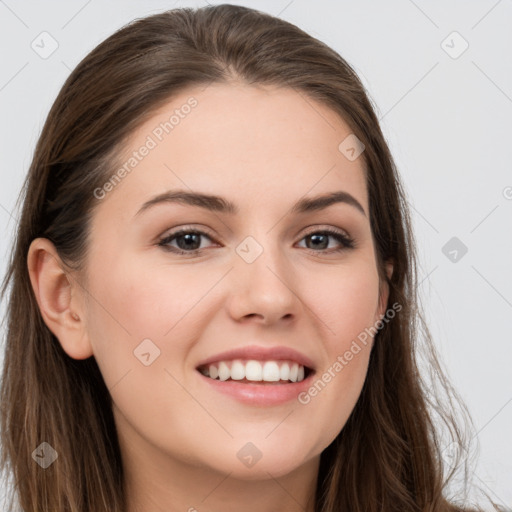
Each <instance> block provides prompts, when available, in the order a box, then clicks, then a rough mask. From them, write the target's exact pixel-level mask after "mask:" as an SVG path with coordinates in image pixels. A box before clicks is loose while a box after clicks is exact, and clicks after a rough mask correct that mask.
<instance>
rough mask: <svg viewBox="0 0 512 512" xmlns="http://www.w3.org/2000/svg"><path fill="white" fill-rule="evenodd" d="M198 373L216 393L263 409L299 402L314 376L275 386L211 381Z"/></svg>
mask: <svg viewBox="0 0 512 512" xmlns="http://www.w3.org/2000/svg"><path fill="white" fill-rule="evenodd" d="M197 373H198V374H199V376H200V377H201V379H203V380H205V381H206V382H207V383H208V384H210V386H212V387H213V389H215V390H216V391H219V392H220V393H224V394H226V395H229V396H231V397H233V398H235V399H236V400H238V401H239V402H243V403H245V404H249V405H259V406H262V407H267V406H270V405H279V404H284V403H286V402H290V401H291V400H297V399H298V398H297V397H298V395H299V393H302V392H303V391H306V389H308V388H309V387H310V385H311V382H312V380H313V375H314V372H311V373H310V374H309V375H308V376H307V377H306V378H305V379H304V380H302V381H301V382H290V383H288V384H273V383H271V382H265V383H263V382H261V383H258V384H247V383H243V382H238V381H236V380H224V381H221V380H218V379H211V378H210V377H206V376H205V375H203V374H202V373H201V372H199V371H198V372H197Z"/></svg>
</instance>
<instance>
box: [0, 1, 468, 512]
mask: <svg viewBox="0 0 512 512" xmlns="http://www.w3.org/2000/svg"><path fill="white" fill-rule="evenodd" d="M24 193H25V196H24V202H23V212H22V216H21V221H20V224H19V228H18V233H17V239H16V246H15V248H14V251H13V255H12V260H11V265H10V268H9V271H8V274H7V276H6V279H5V281H4V287H3V293H4V294H5V293H6V290H7V287H8V285H9V284H11V290H10V298H9V306H8V326H7V327H8V329H7V345H6V356H5V366H4V373H3V383H2V403H3V404H4V405H3V410H2V443H3V447H4V455H3V457H4V459H3V464H4V467H6V468H7V467H10V468H11V469H12V471H13V475H14V478H15V486H13V489H15V491H16V493H17V497H18V499H19V503H20V506H21V509H22V510H23V511H36V510H37V511H50V510H52V511H53V510H59V511H64V510H69V511H73V512H75V511H76V512H79V511H80V512H82V511H83V512H85V511H120V512H121V511H126V512H137V511H139V512H142V511H149V510H151V511H153V510H154V511H160V510H162V511H163V510H166V511H168V510H189V511H193V510H199V511H201V510H223V511H230V510H234V509H235V508H236V509H237V510H239V509H241V508H242V509H243V510H244V511H252V510H268V511H271V510H272V511H274V510H280V511H292V510H293V511H295V510H305V511H307V512H312V511H315V512H316V511H322V512H333V511H338V510H350V511H363V510H364V511H377V510H379V511H381V510H385V511H393V510H396V511H406V510H410V511H413V510H418V511H420V510H421V511H427V510H428V511H449V510H462V509H461V508H460V507H457V506H455V505H454V504H451V503H450V502H449V501H448V499H447V498H446V497H445V496H444V494H443V493H445V490H446V489H445V486H446V483H447V482H446V480H445V478H444V476H445V475H444V472H443V470H444V469H447V470H448V471H447V472H448V473H449V475H448V476H450V475H452V474H453V473H454V471H455V468H456V467H457V448H458V447H459V446H460V443H461V442H462V438H461V435H462V434H461V432H460V431H459V429H458V427H457V426H456V424H455V423H454V422H453V420H452V418H451V411H450V410H447V411H443V409H442V407H441V405H440V402H439V400H440V395H437V394H436V395H435V396H431V395H430V394H429V393H428V392H427V385H426V384H425V383H424V381H423V380H422V379H421V378H420V376H419V373H418V367H417V354H416V343H417V338H418V332H417V331H418V328H417V321H418V320H421V316H420V315H419V313H418V311H417V306H416V296H415V294H416V281H415V253H414V250H415V249H414V240H413V235H412V231H411V225H410V220H409V214H408V210H407V207H406V200H405V196H404V193H403V190H402V187H401V184H400V180H399V177H398V173H397V171H396V168H395V165H394V163H393V160H392V157H391V155H390V152H389V149H388V147H387V145H386V142H385V140H384V137H383V135H382V132H381V130H380V128H379V125H378V120H377V118H376V116H375V114H374V111H373V109H372V106H371V104H370V102H369V100H368V98H367V96H366V93H365V91H364V88H363V86H362V84H361V82H360V81H359V79H358V77H357V76H356V74H355V73H354V71H353V70H352V69H351V67H350V66H349V65H348V64H347V63H346V62H345V61H344V60H343V59H342V58H341V57H340V56H339V55H338V54H337V53H336V52H334V51H333V50H332V49H330V48H329V47H327V46H326V45H324V44H323V43H321V42H319V41H318V40H315V39H314V38H312V37H310V36H309V35H307V34H306V33H304V32H303V31H301V30H300V29H298V28H297V27H295V26H293V25H291V24H289V23H286V22H284V21H282V20H279V19H277V18H273V17H271V16H268V15H266V14H263V13H259V12H257V11H254V10H251V9H247V8H243V7H237V6H231V5H221V6H216V7H207V8H202V9H198V10H191V9H179V10H173V11H168V12H165V13H162V14H158V15H155V16H151V17H148V18H145V19H141V20H137V21H135V22H133V23H131V24H130V25H128V26H126V27H124V28H122V29H121V30H119V31H118V32H116V33H115V34H114V35H112V36H111V37H109V38H108V39H107V40H105V41H104V42H103V43H101V44H100V45H99V46H98V47H97V48H95V49H94V50H93V51H92V52H91V53H90V54H89V55H88V56H87V57H86V58H85V59H84V60H83V61H82V62H81V63H80V64H79V65H78V66H77V68H76V69H75V70H74V71H73V72H72V74H71V75H70V77H69V78H68V80H67V81H66V83H65V84H64V86H63V88H62V90H61V92H60V94H59V96H58V97H57V99H56V101H55V103H54V105H53V107H52V109H51V111H50V114H49V116H48V119H47V121H46V123H45V126H44V128H43V132H42V134H41V137H40V139H39V141H38V144H37V148H36V151H35V155H34V158H33V162H32V165H31V167H30V170H29V174H28V177H27V181H26V185H25V189H24ZM180 242H181V243H180ZM192 242H194V243H192ZM189 244H192V246H190V245H189ZM324 244H325V245H324ZM333 244H334V245H333ZM27 315H28V318H27ZM423 327H424V326H423ZM424 330H425V333H426V334H427V335H426V337H425V338H426V340H425V341H422V343H426V347H427V351H429V354H430V365H431V369H432V371H433V373H434V374H435V375H436V377H437V378H438V382H440V383H441V384H442V386H441V388H442V389H444V390H447V391H450V388H449V385H448V384H447V381H446V380H445V378H444V377H443V375H442V373H441V370H440V368H439V366H438V363H437V360H436V358H435V354H434V351H433V348H432V346H431V345H430V342H429V336H428V330H427V329H426V328H425V327H424ZM448 396H450V393H449V395H448ZM433 411H436V414H439V415H440V418H441V420H443V421H444V422H445V423H446V425H447V426H448V427H449V430H450V433H451V435H452V439H451V440H450V441H449V442H446V440H444V439H443V442H441V440H440V438H439V437H438V435H437V433H436V430H435V428H434V420H436V421H437V418H436V417H435V416H433ZM454 448H455V449H454ZM447 449H448V451H447ZM447 453H450V459H449V460H448V458H447V455H446V454H447ZM446 461H448V463H447V462H446ZM450 469H451V471H449V470H450Z"/></svg>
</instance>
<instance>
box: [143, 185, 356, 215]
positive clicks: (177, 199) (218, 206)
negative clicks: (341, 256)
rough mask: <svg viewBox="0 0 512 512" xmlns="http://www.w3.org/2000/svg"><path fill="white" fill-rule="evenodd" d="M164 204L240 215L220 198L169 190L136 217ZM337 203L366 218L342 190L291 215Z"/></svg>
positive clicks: (299, 205) (308, 201) (303, 202)
mask: <svg viewBox="0 0 512 512" xmlns="http://www.w3.org/2000/svg"><path fill="white" fill-rule="evenodd" d="M162 203H179V204H184V205H189V206H197V207H199V208H204V209H205V210H209V211H213V212H219V213H225V214H229V215H237V214H238V213H239V209H238V207H237V206H236V205H235V204H234V203H232V202H231V201H228V200H227V199H225V198H223V197H220V196H215V195H209V194H202V193H200V192H190V191H187V190H169V191H167V192H164V193H162V194H159V195H157V196H155V197H153V198H152V199H150V200H149V201H146V202H145V203H144V204H143V205H142V207H141V208H140V209H139V211H138V212H137V213H136V214H135V216H138V215H140V214H141V213H143V212H145V211H147V210H149V209H150V208H152V207H153V206H156V205H157V204H162ZM337 203H345V204H348V205H350V206H353V207H354V208H356V209H357V210H358V211H359V212H361V213H362V214H363V215H364V216H365V217H366V212H365V211H364V208H363V207H362V206H361V203H360V202H359V201H358V200H357V199H356V198H355V197H354V196H352V195H351V194H349V193H348V192H345V191H342V190H339V191H336V192H331V193H327V194H322V195H319V196H315V197H308V198H303V199H300V200H299V201H297V202H296V203H295V204H294V205H293V207H292V209H291V213H292V214H300V213H308V212H313V211H318V210H323V209H325V208H328V207H329V206H331V205H333V204H337Z"/></svg>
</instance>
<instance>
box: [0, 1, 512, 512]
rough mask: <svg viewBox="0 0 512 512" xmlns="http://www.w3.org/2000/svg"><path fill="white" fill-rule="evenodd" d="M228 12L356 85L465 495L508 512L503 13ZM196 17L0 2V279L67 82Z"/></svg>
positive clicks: (511, 226)
mask: <svg viewBox="0 0 512 512" xmlns="http://www.w3.org/2000/svg"><path fill="white" fill-rule="evenodd" d="M213 3H215V2H212V4H213ZM219 3H220V2H219ZM231 3H236V4H240V5H246V6H248V7H253V8H257V9H259V10H262V11H265V12H268V13H270V14H273V15H278V16H279V17H281V18H283V19H285V20H288V21H290V22H292V23H294V24H296V25H298V26H299V27H300V28H302V29H303V30H305V31H307V32H308V33H310V34H311V35H313V36H314V37H317V38H318V39H320V40H322V41H324V42H325V43H327V44H328V45H330V46H331V47H333V48H334V49H335V50H336V51H337V52H339V53H340V54H341V55H342V56H343V57H344V58H345V59H346V60H347V61H348V62H349V63H350V64H351V65H352V66H353V67H354V68H355V70H356V71H357V73H358V74H359V76H360V77H361V79H362V81H363V83H364V85H365V87H366V88H367V90H368V93H369V95H370V97H371V99H372V101H373V102H374V104H375V106H376V108H377V113H378V117H379V119H380V122H381V126H382V129H383V132H384V134H385V136H386V139H387V141H388V143H389V145H390V148H391V151H392V154H393V156H394V158H395V160H396V163H397V165H398V169H399V172H400V175H401V177H402V179H403V183H404V185H405V189H406V192H407V194H408V199H409V204H410V207H411V212H412V215H413V222H414V229H415V236H416V238H417V243H418V250H419V256H420V271H419V273H420V281H421V284H420V288H421V289H420V293H421V295H422V300H423V306H424V309H425V315H426V319H427V321H428V325H429V327H430V330H431V332H432V335H433V338H434V341H435V344H436V346H437V347H438V350H439V352H440V354H441V356H442V359H443V361H444V363H445V366H446V368H447V370H448V372H449V375H450V376H451V379H452V382H453V383H454V385H455V387H456V389H457V390H458V391H459V392H460V394H461V395H462V397H463V399H464V400H465V402H466V404H467V405H468V408H469V410H470V412H471V414H472V417H473V420H474V422H475V427H476V432H475V435H476V437H477V441H478V443H479V446H480V457H479V460H478V465H477V466H476V470H475V482H476V483H477V484H478V485H480V486H481V487H482V488H483V489H484V490H486V492H488V493H489V495H490V496H491V497H492V498H493V499H494V500H495V502H496V503H498V504H500V505H501V506H502V507H503V508H512V441H511V433H512V373H511V369H510V368H511V362H512V334H511V328H510V324H511V322H510V320H511V318H512V271H511V264H512V258H511V255H512V163H511V162H512V140H511V136H512V58H511V53H512V31H511V30H510V27H511V26H512V2H511V1H510V0H508V1H507V0H500V1H495V0H489V1H487V0H486V1H462V0H461V1H451V2H446V1H440V0H436V1H429V2H427V1H424V0H415V1H412V0H393V1H388V2H369V1H360V2H353V1H352V2H349V1H347V0H343V1H334V0H330V1H329V0H316V1H306V0H291V1H290V0H282V1H281V0H279V1H270V0H267V1H260V2H257V1H246V2H231ZM203 5H206V3H205V2H201V1H197V2H182V1H178V2H174V1H165V0H160V1H156V0H154V1H145V2H140V1H134V0H130V1H127V0H123V1H119V0H117V1H110V2H99V1H97V0H96V1H94V0H89V1H86V0H72V1H69V0H68V1H63V0H62V1H46V2H36V1H34V0H32V1H24V2H15V1H14V0H0V40H1V48H2V54H1V55H2V65H1V67H0V106H1V118H0V120H1V121H0V130H1V132H0V141H1V142H0V143H1V148H0V149H1V151H0V155H1V157H0V165H1V167H0V233H1V238H0V274H1V275H2V276H3V275H4V273H5V269H6V264H7V252H8V251H9V250H10V248H11V246H12V236H13V230H14V229H15V227H16V217H17V212H15V211H14V204H15V200H16V198H17V195H18V192H19V190H20V187H21V184H22V180H23V178H24V176H25V174H26V172H27V169H28V167H29V164H30V161H31V158H32V154H33V150H34V146H35V143H36V141H37V138H38V136H39V133H40V130H41V128H42V125H43V123H44V120H45V117H46V115H47V113H48V110H49V108H50V106H51V104H52V102H53V100H54V99H55V97H56V95H57V93H58V91H59V89H60V88H61V86H62V84H63V83H64V81H65V79H66V78H67V76H68V75H69V73H70V71H71V70H72V69H73V68H74V67H75V66H76V65H77V64H78V62H79V61H80V60H81V59H82V58H83V57H84V56H85V55H86V54H87V53H89V52H90V51H91V50H92V49H93V48H94V47H95V46H96V45H97V44H99V43H100V42H101V41H102V40H104V39H105V38H106V37H108V36H109V35H111V34H112V33H113V32H114V31H115V30H116V29H118V28H120V27H121V26H122V25H124V24H126V23H127V22H129V21H130V20H132V19H134V18H140V17H143V16H146V15H148V14H152V13H157V12H160V11H163V10H167V9H170V8H173V7H199V6H203ZM43 32H45V33H46V34H42V33H43ZM41 38H45V39H44V41H45V44H44V48H45V49H46V50H44V51H46V52H50V51H53V53H51V55H45V54H44V51H43V50H42V49H41V48H42V46H43V44H42V43H40V41H41ZM38 41H39V43H38ZM37 45H39V46H37ZM36 49H37V50H36ZM4 314H5V303H3V304H1V309H0V317H3V316H4ZM1 334H3V333H1ZM2 348H3V347H2ZM0 357H1V356H0Z"/></svg>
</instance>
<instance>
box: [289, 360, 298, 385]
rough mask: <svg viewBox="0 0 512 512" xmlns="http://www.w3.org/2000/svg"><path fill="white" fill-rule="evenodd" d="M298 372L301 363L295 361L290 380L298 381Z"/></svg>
mask: <svg viewBox="0 0 512 512" xmlns="http://www.w3.org/2000/svg"><path fill="white" fill-rule="evenodd" d="M298 374H299V365H298V364H297V363H293V365H292V367H291V368H290V380H291V381H292V382H297V377H298Z"/></svg>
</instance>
